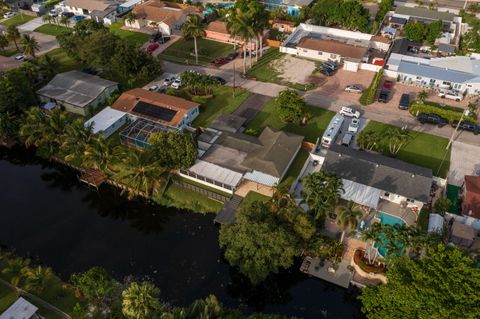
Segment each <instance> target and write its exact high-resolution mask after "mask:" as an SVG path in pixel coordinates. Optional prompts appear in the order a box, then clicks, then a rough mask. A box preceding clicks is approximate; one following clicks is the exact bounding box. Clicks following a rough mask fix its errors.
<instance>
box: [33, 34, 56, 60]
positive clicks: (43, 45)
mask: <svg viewBox="0 0 480 319" xmlns="http://www.w3.org/2000/svg"><path fill="white" fill-rule="evenodd" d="M25 33H28V34H30V35H31V36H33V37H35V39H36V40H37V41H38V45H39V47H40V49H39V50H38V52H37V55H42V54H45V53H47V52H49V51H52V50H53V49H56V48H59V47H60V45H59V44H58V41H57V38H55V37H54V36H52V35H48V34H43V33H39V32H25Z"/></svg>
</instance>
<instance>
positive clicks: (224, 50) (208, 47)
mask: <svg viewBox="0 0 480 319" xmlns="http://www.w3.org/2000/svg"><path fill="white" fill-rule="evenodd" d="M197 48H198V63H199V64H207V63H209V62H211V61H212V60H214V59H215V58H217V57H220V56H227V55H228V54H229V53H231V52H233V45H232V44H227V43H222V42H216V41H211V40H207V39H197ZM193 52H194V43H193V39H190V40H186V39H180V40H178V41H176V42H175V43H174V44H172V45H171V46H169V47H168V48H167V49H166V50H165V51H163V52H162V53H161V54H160V55H159V57H160V58H162V59H164V60H168V61H172V62H177V63H183V64H195V55H194V54H193Z"/></svg>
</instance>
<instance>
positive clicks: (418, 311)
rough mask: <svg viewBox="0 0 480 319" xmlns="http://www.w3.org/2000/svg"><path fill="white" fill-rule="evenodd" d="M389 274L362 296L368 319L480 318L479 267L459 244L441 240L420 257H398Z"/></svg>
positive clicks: (364, 291) (365, 290)
mask: <svg viewBox="0 0 480 319" xmlns="http://www.w3.org/2000/svg"><path fill="white" fill-rule="evenodd" d="M387 277H388V283H387V284H385V285H380V286H377V287H375V288H365V289H364V290H363V291H362V294H361V296H360V297H359V299H360V300H361V301H362V304H363V307H362V311H363V312H364V313H365V314H366V316H367V318H368V319H384V318H399V319H402V318H405V319H407V318H437V319H447V318H460V317H461V318H465V319H469V318H471V319H473V318H478V314H479V312H480V310H479V305H480V295H479V294H478V292H479V291H480V268H479V267H478V266H477V265H475V261H473V260H472V259H471V258H469V257H468V256H467V255H466V254H465V253H464V252H462V251H460V250H458V249H456V248H452V247H447V246H444V245H442V244H438V245H437V246H433V247H431V248H429V249H428V250H427V254H426V256H425V257H423V258H420V259H412V258H409V257H408V256H405V255H404V256H401V257H397V258H395V259H394V261H393V262H392V265H391V266H390V267H389V268H388V270H387Z"/></svg>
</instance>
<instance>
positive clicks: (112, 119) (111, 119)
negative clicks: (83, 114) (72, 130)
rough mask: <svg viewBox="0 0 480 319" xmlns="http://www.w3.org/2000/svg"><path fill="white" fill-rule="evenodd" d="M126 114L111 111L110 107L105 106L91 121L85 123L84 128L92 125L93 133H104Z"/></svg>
mask: <svg viewBox="0 0 480 319" xmlns="http://www.w3.org/2000/svg"><path fill="white" fill-rule="evenodd" d="M126 114H127V113H125V112H122V111H119V110H115V109H112V108H111V107H110V106H107V107H106V108H104V109H103V110H101V111H100V112H98V113H97V114H95V116H93V117H92V118H91V119H89V120H88V121H86V122H85V124H84V125H85V127H88V126H89V125H92V127H93V133H94V134H96V133H98V132H102V131H105V130H106V129H108V128H109V127H110V126H112V125H113V124H115V123H116V122H117V121H118V120H120V119H121V118H122V117H124V116H125V115H126Z"/></svg>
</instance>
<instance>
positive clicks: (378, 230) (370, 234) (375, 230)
mask: <svg viewBox="0 0 480 319" xmlns="http://www.w3.org/2000/svg"><path fill="white" fill-rule="evenodd" d="M383 229H384V226H383V224H382V223H374V224H373V225H372V226H370V227H369V228H368V229H366V230H364V231H363V232H362V238H363V240H365V241H366V242H367V249H368V261H369V262H370V263H371V264H373V263H375V261H376V259H377V257H378V250H377V249H375V248H374V244H375V241H377V240H378V239H379V238H380V236H381V234H383V232H384V231H383ZM372 255H373V259H372Z"/></svg>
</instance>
